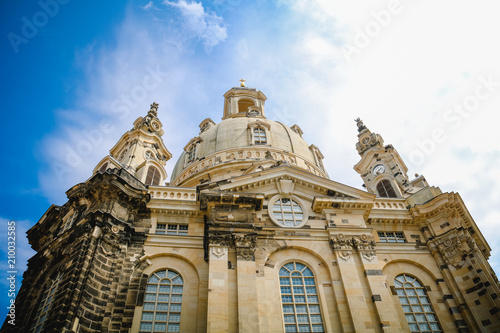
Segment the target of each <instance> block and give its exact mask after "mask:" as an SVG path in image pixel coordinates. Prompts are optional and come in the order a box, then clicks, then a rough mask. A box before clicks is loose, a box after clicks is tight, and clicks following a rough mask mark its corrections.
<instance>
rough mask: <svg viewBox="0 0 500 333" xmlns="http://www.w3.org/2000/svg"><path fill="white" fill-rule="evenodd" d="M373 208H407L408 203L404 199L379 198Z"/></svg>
mask: <svg viewBox="0 0 500 333" xmlns="http://www.w3.org/2000/svg"><path fill="white" fill-rule="evenodd" d="M372 209H399V210H406V203H405V200H404V199H388V198H377V199H375V202H374V203H373V208H372Z"/></svg>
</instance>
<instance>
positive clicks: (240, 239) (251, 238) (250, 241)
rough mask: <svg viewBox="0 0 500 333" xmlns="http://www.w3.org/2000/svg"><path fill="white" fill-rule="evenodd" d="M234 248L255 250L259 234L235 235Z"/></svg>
mask: <svg viewBox="0 0 500 333" xmlns="http://www.w3.org/2000/svg"><path fill="white" fill-rule="evenodd" d="M233 240H234V246H236V247H249V248H254V249H255V245H256V244H257V234H255V233H254V234H233Z"/></svg>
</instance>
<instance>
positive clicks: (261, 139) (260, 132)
mask: <svg viewBox="0 0 500 333" xmlns="http://www.w3.org/2000/svg"><path fill="white" fill-rule="evenodd" d="M253 143H254V144H256V145H265V144H266V143H267V137H266V130H265V129H263V128H260V127H255V128H254V129H253Z"/></svg>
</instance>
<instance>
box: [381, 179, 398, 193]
mask: <svg viewBox="0 0 500 333" xmlns="http://www.w3.org/2000/svg"><path fill="white" fill-rule="evenodd" d="M377 192H378V195H379V196H380V197H382V198H397V195H396V191H395V190H394V187H392V184H391V182H390V181H389V180H388V179H382V180H381V181H380V182H379V183H378V184H377Z"/></svg>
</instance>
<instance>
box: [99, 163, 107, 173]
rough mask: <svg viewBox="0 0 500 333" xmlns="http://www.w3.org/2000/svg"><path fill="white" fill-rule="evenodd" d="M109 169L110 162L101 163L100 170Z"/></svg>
mask: <svg viewBox="0 0 500 333" xmlns="http://www.w3.org/2000/svg"><path fill="white" fill-rule="evenodd" d="M107 169H108V162H106V163H104V164H103V165H101V167H100V168H99V172H105V171H106V170H107Z"/></svg>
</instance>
